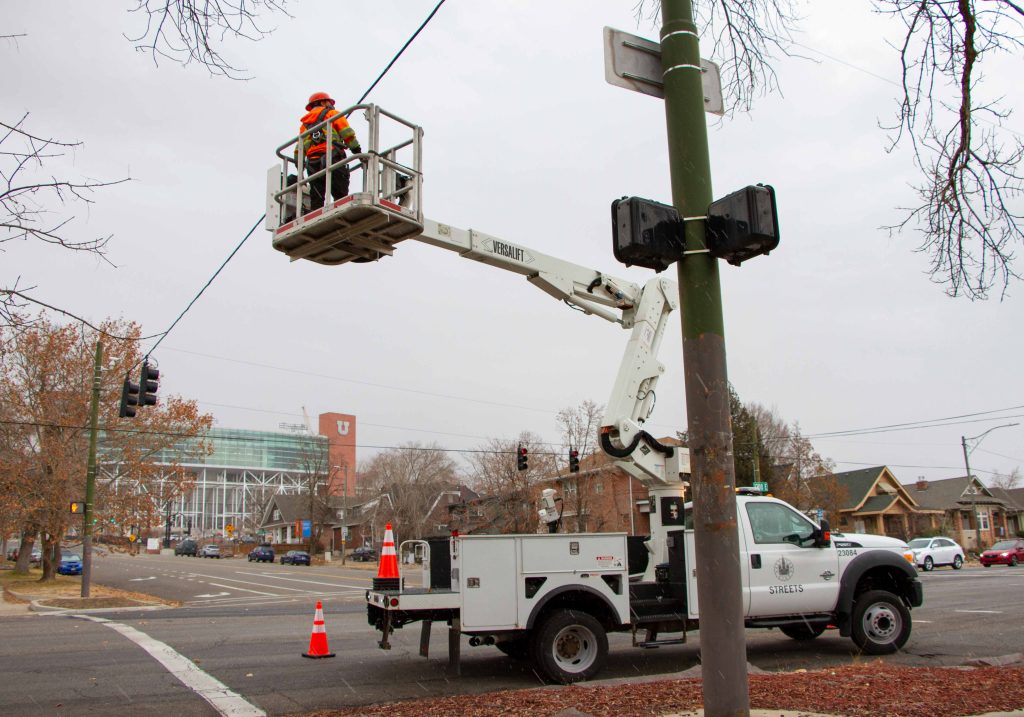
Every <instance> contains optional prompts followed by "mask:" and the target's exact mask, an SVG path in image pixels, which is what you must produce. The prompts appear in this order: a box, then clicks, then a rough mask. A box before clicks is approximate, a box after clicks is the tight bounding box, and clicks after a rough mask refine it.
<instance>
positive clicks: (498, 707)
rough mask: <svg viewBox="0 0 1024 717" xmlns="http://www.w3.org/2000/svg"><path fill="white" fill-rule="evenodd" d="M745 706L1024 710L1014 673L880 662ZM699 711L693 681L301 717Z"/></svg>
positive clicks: (898, 714) (858, 712)
mask: <svg viewBox="0 0 1024 717" xmlns="http://www.w3.org/2000/svg"><path fill="white" fill-rule="evenodd" d="M749 684H750V706H751V707H752V708H755V709H757V708H759V709H780V710H782V709H785V710H805V711H809V712H819V713H824V714H832V715H840V716H841V717H964V716H965V715H975V714H980V713H984V712H993V711H1006V710H1014V709H1021V708H1024V668H1021V667H979V668H954V667H942V668H940V667H896V666H892V665H886V664H884V663H882V662H877V663H871V664H866V665H857V666H850V667H836V668H831V669H826V670H817V671H813V672H785V673H765V674H757V675H750V678H749ZM701 706H702V702H701V685H700V680H699V679H686V680H662V681H657V682H643V683H636V684H618V685H615V686H607V687H604V686H599V685H593V686H571V687H562V688H556V687H552V688H544V689H531V690H514V691H508V692H492V693H486V694H477V695H458V696H454V697H438V698H433V699H425V700H417V701H415V702H411V701H410V702H391V703H381V704H375V705H366V706H363V707H357V708H351V709H344V710H327V711H320V712H315V713H311V714H309V715H308V716H307V717H356V716H360V717H442V716H444V717H447V716H448V715H452V716H454V715H458V716H459V717H496V716H513V717H514V716H520V715H530V716H531V717H550V716H551V715H555V714H556V713H558V712H560V711H562V710H566V709H568V708H574V709H575V710H578V711H579V712H582V713H583V714H586V715H592V716H593V717H659V716H660V715H667V714H671V713H673V712H684V711H689V710H696V709H699V708H700V707H701Z"/></svg>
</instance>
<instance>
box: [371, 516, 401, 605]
mask: <svg viewBox="0 0 1024 717" xmlns="http://www.w3.org/2000/svg"><path fill="white" fill-rule="evenodd" d="M400 585H401V577H400V576H399V574H398V553H397V552H395V534H394V533H393V532H392V530H391V523H388V524H387V525H385V526H384V545H383V546H381V549H380V565H379V566H378V567H377V577H376V578H374V581H373V587H374V589H375V590H398V589H399V586H400Z"/></svg>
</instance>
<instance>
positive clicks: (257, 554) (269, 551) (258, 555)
mask: <svg viewBox="0 0 1024 717" xmlns="http://www.w3.org/2000/svg"><path fill="white" fill-rule="evenodd" d="M253 560H255V561H256V562H257V563H272V562H274V549H273V548H271V547H270V546H269V545H258V546H256V547H255V548H253V549H252V550H250V551H249V562H250V563H251V562H252V561H253Z"/></svg>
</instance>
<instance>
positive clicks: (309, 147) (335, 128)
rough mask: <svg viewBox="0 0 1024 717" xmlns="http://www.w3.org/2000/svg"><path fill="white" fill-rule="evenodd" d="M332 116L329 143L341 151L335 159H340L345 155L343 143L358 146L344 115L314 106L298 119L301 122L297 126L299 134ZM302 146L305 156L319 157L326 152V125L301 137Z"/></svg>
mask: <svg viewBox="0 0 1024 717" xmlns="http://www.w3.org/2000/svg"><path fill="white" fill-rule="evenodd" d="M332 117H333V118H334V120H333V121H332V122H331V128H332V130H331V144H333V145H334V149H335V151H336V152H340V153H341V154H340V156H338V157H336V159H341V158H342V157H344V156H345V145H348V146H350V147H352V146H358V144H359V143H358V142H357V141H356V133H355V130H353V129H352V127H351V126H350V125H349V123H348V120H347V119H345V115H343V114H341V113H340V112H338V111H337V110H333V109H331V108H329V107H314V108H313V109H311V110H310V111H309V112H307V113H306V114H305V115H303V117H302V119H301V120H300V122H301V123H302V124H301V125H300V127H299V134H302V133H303V132H305V131H306V130H308V129H309V128H310V127H314V126H316V125H318V124H320V123H321V122H323V121H324V120H325V119H330V118H332ZM302 148H303V150H304V151H305V154H306V156H307V157H319V156H320V155H323V154H327V125H324V126H323V127H321V128H320V129H318V130H317V131H315V132H310V133H309V134H307V135H306V136H305V137H303V138H302Z"/></svg>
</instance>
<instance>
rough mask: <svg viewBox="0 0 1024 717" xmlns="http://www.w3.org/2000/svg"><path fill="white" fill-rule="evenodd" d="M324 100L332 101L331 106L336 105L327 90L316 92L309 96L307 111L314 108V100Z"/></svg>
mask: <svg viewBox="0 0 1024 717" xmlns="http://www.w3.org/2000/svg"><path fill="white" fill-rule="evenodd" d="M324 100H327V101H328V102H330V103H331V107H334V100H332V99H331V96H330V95H329V94H327V93H326V92H314V93H313V94H311V95H310V96H309V102H308V103H307V104H306V111H307V112H308V111H309V110H311V109H313V103H314V102H323V101H324Z"/></svg>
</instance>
